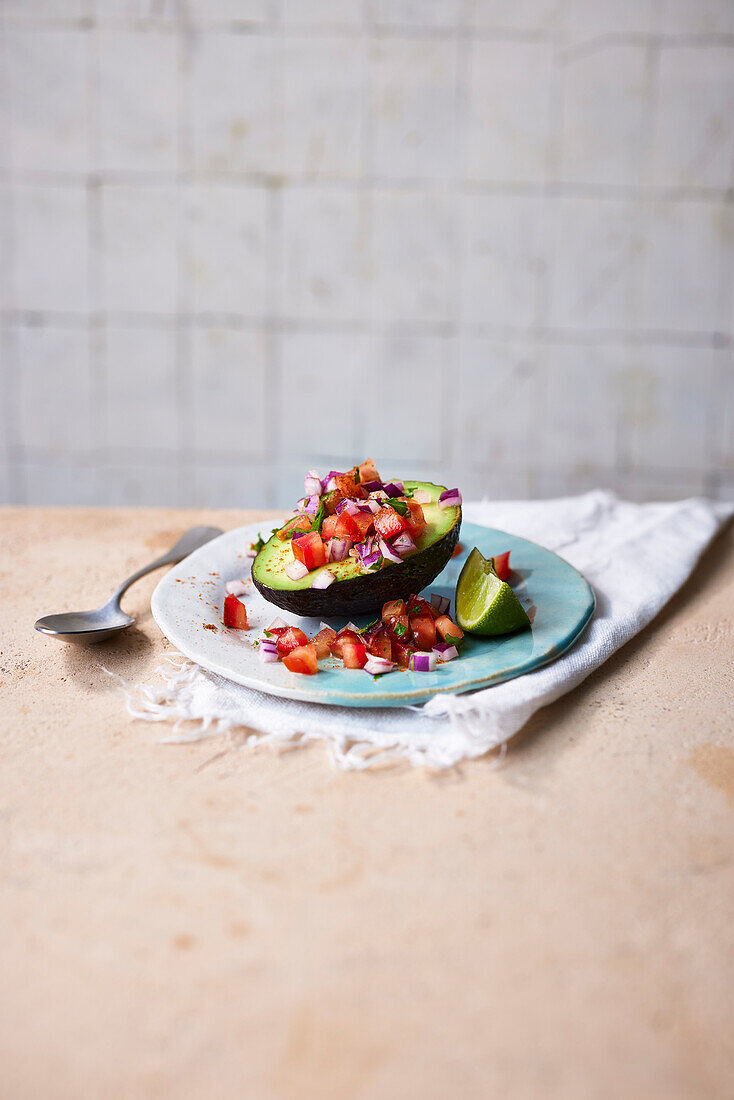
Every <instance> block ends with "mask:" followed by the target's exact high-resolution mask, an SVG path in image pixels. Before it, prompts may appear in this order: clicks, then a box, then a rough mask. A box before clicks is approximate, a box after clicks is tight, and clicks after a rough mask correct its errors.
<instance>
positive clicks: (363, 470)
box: [359, 458, 382, 485]
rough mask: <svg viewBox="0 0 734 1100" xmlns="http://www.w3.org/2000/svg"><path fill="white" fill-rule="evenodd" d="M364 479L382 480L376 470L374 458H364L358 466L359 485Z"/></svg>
mask: <svg viewBox="0 0 734 1100" xmlns="http://www.w3.org/2000/svg"><path fill="white" fill-rule="evenodd" d="M365 481H382V478H381V477H380V475H379V474H378V472H377V467H376V466H375V460H374V458H366V459H365V460H364V462H362V463H361V464H360V467H359V482H360V485H361V484H362V483H363V482H365Z"/></svg>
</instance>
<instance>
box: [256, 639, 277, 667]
mask: <svg viewBox="0 0 734 1100" xmlns="http://www.w3.org/2000/svg"><path fill="white" fill-rule="evenodd" d="M257 649H258V653H259V655H260V660H261V661H262V663H263V664H265V665H269V664H274V663H275V662H276V661H277V660H278V647H277V645H276V644H275V642H270V641H268V640H267V639H265V640H263V641H262V642H260V645H259V646H258V647H257Z"/></svg>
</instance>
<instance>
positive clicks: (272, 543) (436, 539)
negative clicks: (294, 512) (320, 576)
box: [252, 481, 461, 617]
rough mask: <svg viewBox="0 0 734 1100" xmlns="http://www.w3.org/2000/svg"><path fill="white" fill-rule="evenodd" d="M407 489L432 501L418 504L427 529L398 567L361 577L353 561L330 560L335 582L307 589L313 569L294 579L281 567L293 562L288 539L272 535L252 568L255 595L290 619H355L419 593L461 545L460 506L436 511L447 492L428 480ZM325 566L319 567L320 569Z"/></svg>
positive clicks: (390, 564) (385, 566) (385, 567)
mask: <svg viewBox="0 0 734 1100" xmlns="http://www.w3.org/2000/svg"><path fill="white" fill-rule="evenodd" d="M403 484H404V485H405V487H406V489H412V490H413V491H416V490H422V491H423V492H424V493H425V494H426V495H430V498H431V500H430V503H426V504H423V505H422V508H423V514H424V516H425V518H426V527H425V530H424V531H423V533H422V534H421V535H420V536H419V538H418V539H417V540H416V545H417V547H418V549H417V550H416V551H415V553H413V554H411V555H410V556H409V557H407V558H406V559H405V560H404V561H403V562H401V563H400V564H399V565H398V564H397V562H385V563H384V564H383V566H382V568H381V569H380V570H378V571H377V572H376V573H362V572H360V566H359V564H358V563H357V561H356V560H355V559H354V558H346V559H345V560H344V561H340V562H330V563H329V564H328V566H327V568H328V569H329V570H330V572H332V573H333V574H334V576H335V577H336V580H335V581H334V583H333V584H331V585H329V587H328V588H311V581H312V580H313V578H314V576H315V575H316V573H317V572H318V570H316V569H314V570H313V571H312V572H311V573H308V574H307V575H306V576H305V577H302V578H301V580H299V581H293V580H291V578H290V577H289V576H288V574H287V573H286V571H285V567H286V566H287V565H288V564H289V563H290V562H292V561H293V549H292V547H291V543H290V539H288V540H286V541H285V542H284V541H282V540H281V539H279V538H278V537H277V535H273V536H272V537H271V538H270V539H269V540H268V541H267V542H266V543H265V546H264V547H263V548H262V550H261V551H260V553H259V554H258V555H257V557H256V558H255V560H254V562H253V564H252V579H253V582H254V584H255V587H256V588H257V589H258V591H259V592H260V593H261V595H263V596H264V597H265V599H266V600H269V601H270V603H274V604H275V605H276V606H277V607H282V608H283V610H284V611H290V612H292V613H293V614H294V615H305V616H311V617H316V616H319V615H341V614H343V615H345V616H347V617H349V616H350V615H358V614H362V613H366V612H370V611H378V610H379V609H380V608H381V607H382V605H383V603H385V602H386V601H387V600H401V599H405V598H406V597H407V596H410V595H412V593H414V592H415V593H418V592H420V591H422V589H424V588H425V587H426V585H427V584H430V583H431V581H432V580H434V578H435V577H437V576H438V574H439V573H440V572H441V570H442V569H443V567H444V566H445V565H446V562H447V561H448V560H449V558H450V557H451V555H452V554H453V552H454V548H455V547H456V544H457V542H458V541H459V530H460V528H461V508H459V507H455V508H440V507H439V505H438V498H439V496H440V495H441V493H444V492H445V491H446V490H445V488H444V486H443V485H434V484H433V483H432V482H429V481H404V482H403ZM322 568H323V566H322Z"/></svg>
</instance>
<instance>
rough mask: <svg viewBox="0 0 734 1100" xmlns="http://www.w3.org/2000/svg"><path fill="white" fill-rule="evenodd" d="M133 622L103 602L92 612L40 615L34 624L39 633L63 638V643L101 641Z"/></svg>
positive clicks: (113, 605)
mask: <svg viewBox="0 0 734 1100" xmlns="http://www.w3.org/2000/svg"><path fill="white" fill-rule="evenodd" d="M134 622H135V619H133V618H131V616H130V615H126V614H125V612H124V611H123V610H122V608H121V607H120V606H119V605H118V604H112V603H106V604H105V605H104V607H97V608H95V610H94V611H65V612H62V613H61V614H59V615H44V616H43V618H42V619H39V620H38V622H37V623H36V630H38V631H40V633H41V634H51V635H53V636H54V637H56V638H59V637H61V638H64V640H65V641H67V642H87V643H88V642H103V641H104V640H105V638H111V637H112V635H113V634H118V633H119V632H120V631H121V630H125V629H126V628H127V627H128V626H132V625H133V623H134Z"/></svg>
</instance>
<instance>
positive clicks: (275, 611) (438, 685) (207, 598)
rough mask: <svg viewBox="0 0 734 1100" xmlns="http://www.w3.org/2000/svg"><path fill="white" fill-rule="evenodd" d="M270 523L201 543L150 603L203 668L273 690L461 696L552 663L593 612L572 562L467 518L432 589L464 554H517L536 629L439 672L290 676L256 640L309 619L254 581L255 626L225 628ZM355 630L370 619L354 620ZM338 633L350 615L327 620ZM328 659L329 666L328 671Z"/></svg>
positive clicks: (469, 652)
mask: <svg viewBox="0 0 734 1100" xmlns="http://www.w3.org/2000/svg"><path fill="white" fill-rule="evenodd" d="M272 526H273V521H272V520H271V521H270V522H269V523H261V524H252V525H250V526H249V527H240V528H238V529H237V530H235V531H228V532H227V533H226V534H224V535H220V537H219V538H217V539H214V540H213V541H212V542H209V543H207V544H206V546H202V547H201V549H200V550H197V551H196V552H195V553H193V554H191V556H190V557H188V558H186V559H185V560H184V561H182V562H180V563H179V564H178V565H176V566H174V568H173V569H171V571H170V572H169V573H167V574H166V575H165V577H163V579H162V580H161V582H160V583H159V585H158V587H157V588H156V590H155V592H154V593H153V599H152V605H151V606H152V610H153V615H154V617H155V620H156V622H157V623H158V626H159V627H160V628H161V630H162V631H163V633H164V634H165V635H166V637H167V638H169V639H170V641H171V642H173V644H174V645H175V646H176V648H177V649H178V650H179V651H180V652H181V653H183V654H184V655H185V656H186V657H190V658H191V660H192V661H195V662H196V663H197V664H199V665H201V666H202V668H206V669H209V671H211V672H216V673H218V674H219V675H220V676H225V677H226V678H227V679H229V680H233V681H235V683H238V684H244V685H246V686H247V687H251V688H256V689H257V690H258V691H265V692H268V693H269V694H271V695H281V696H287V697H290V698H292V699H304V700H306V701H308V702H310V703H328V704H330V705H334V706H347V707H393V706H404V705H406V704H409V703H422V702H424V701H425V700H426V699H429V698H430V697H431V696H432V695H435V694H436V693H437V692H440V691H451V692H462V691H472V690H473V689H475V688H481V687H488V686H489V685H490V684H498V683H500V681H502V680H510V679H512V677H514V676H522V674H523V673H524V672H531V671H532V670H533V669H536V668H539V667H540V666H541V665H545V664H548V662H549V661H553V660H555V658H556V657H558V656H560V654H561V653H563V652H564V651H565V650H567V649H568V647H569V646H571V645H573V643H574V642H575V641H576V639H577V638H578V636H579V634H580V633H581V632H582V630H583V629H584V627H585V626H586V624H587V623H588V622H589V619H590V618H591V616H592V614H593V612H594V594H593V592H592V590H591V588H590V587H589V585H588V584H587V582H586V581H585V580H584V578H583V577H582V576H581V574H580V573H578V572H577V571H576V570H575V569H574V568H573V566H571V565H569V564H568V562H565V561H563V559H562V558H559V557H557V556H556V555H555V554H553V553H551V552H550V550H544V549H543V548H542V547H541V546H537V545H536V544H535V543H534V542H528V541H527V540H526V539H521V538H517V537H516V536H515V535H508V534H506V533H505V532H503V531H495V530H494V529H492V528H490V527H478V526H476V525H475V524H472V523H464V524H463V525H462V528H461V544H462V546H463V547H464V550H463V552H462V553H461V555H460V556H459V557H456V558H453V559H452V560H451V561H450V562H449V564H448V565H447V566H446V568H445V569H444V571H443V573H441V574H440V575H439V576H438V577H437V578H436V580H435V581H434V582H433V584H431V585H430V586H429V588H428V589H426V593H425V594H426V595H427V594H428V593H429V592H440V593H441V594H442V595H445V596H448V597H449V598H450V599H451V601H452V606H451V614H452V615H453V612H454V609H453V594H454V589H455V587H456V581H457V579H458V576H459V572H460V570H461V567H462V565H463V564H464V560H465V558H466V555H467V553H468V552H469V551H470V550H471V548H472V547H473V546H478V547H479V549H480V550H481V551H482V553H483V554H484V555H485V556H487V557H488V556H490V555H493V554H500V553H502V551H504V550H511V551H512V557H511V565H512V566H513V567H514V570H515V572H514V575H513V576H512V577H511V578H510V583H511V584H512V585H513V587H514V589H515V591H516V592H517V594H518V596H519V597H520V599H521V601H522V602H523V604H524V605H525V608H526V609H527V611H528V613H529V614H530V616H531V618H532V622H533V625H532V629H531V630H526V631H524V632H523V633H520V634H515V635H512V636H510V637H506V638H471V637H469V636H468V635H467V637H466V638H465V639H464V641H463V642H462V646H461V656H460V657H459V658H458V659H456V660H454V661H450V662H448V663H447V664H445V665H442V666H439V667H438V668H437V669H436V671H435V672H407V671H404V670H401V671H397V672H391V673H389V674H388V675H386V676H380V677H377V678H376V679H373V678H372V677H371V676H368V675H367V673H365V672H362V671H361V670H356V669H350V670H345V669H343V668H342V667H341V664H339V665H338V667H335V665H336V663H335V662H333V661H332V662H321V667H320V670H319V674H318V675H317V676H298V675H296V674H295V673H292V672H288V670H287V669H286V667H285V665H283V664H282V662H278V664H268V665H266V664H262V662H261V661H260V658H259V657H258V653H257V649H255V648H254V647H253V645H252V641H253V640H254V639H255V638H256V637H257V635H258V634H259V632H260V630H261V629H262V627H265V626H268V625H269V624H270V623H271V622H272V621H273V619H274V618H275V617H276V616H279V617H280V618H282V619H284V620H285V621H286V622H289V623H294V624H296V625H298V626H300V627H302V629H303V630H305V631H306V632H307V633H308V634H309V635H312V634H313V633H314V632H315V631H316V630H318V629H319V624H318V621H317V620H316V619H302V618H299V617H298V616H296V615H289V614H288V613H287V612H285V611H281V610H280V609H279V608H277V607H274V606H273V605H272V604H269V603H267V601H266V600H264V599H263V598H262V597H261V596H260V594H259V593H258V592H257V590H256V589H255V587H254V586H253V585H252V583H251V582H250V583H249V586H248V591H247V593H246V594H245V595H244V596H243V599H244V601H245V603H246V605H247V609H248V616H249V620H250V624H251V626H252V629H251V630H249V631H239V630H227V629H226V628H225V627H224V626H222V623H221V609H222V604H223V602H224V596H225V583H226V582H227V581H231V580H238V579H241V578H247V577H249V574H250V563H249V562H248V560H247V559H246V558H245V555H244V552H245V550H246V548H247V547H248V545H249V544H250V543H251V542H252V541H253V540H254V539H255V538H257V536H258V534H259V533H260V531H261V530H262V532H263V533H264V534H269V533H270V530H271V528H272ZM355 621H356V622H357V625H358V626H362V625H363V624H364V623H366V622H367V621H368V617H366V616H363V617H361V618H357V619H356V620H355ZM329 625H330V626H333V627H334V628H335V629H337V630H338V629H340V628H341V627H342V626H344V625H345V621H344V619H341V618H338V617H337V618H334V619H333V620H331V621H330V623H329ZM329 665H331V667H329Z"/></svg>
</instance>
